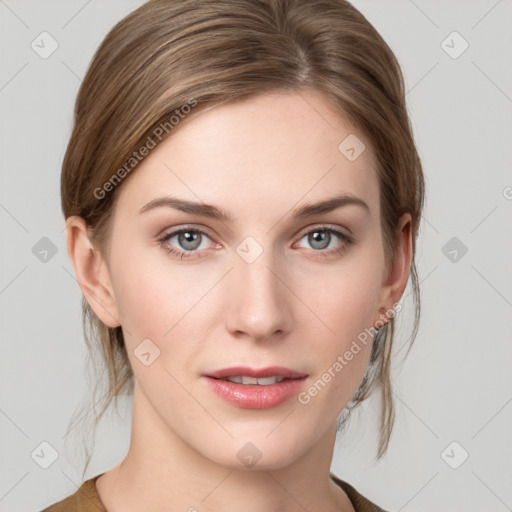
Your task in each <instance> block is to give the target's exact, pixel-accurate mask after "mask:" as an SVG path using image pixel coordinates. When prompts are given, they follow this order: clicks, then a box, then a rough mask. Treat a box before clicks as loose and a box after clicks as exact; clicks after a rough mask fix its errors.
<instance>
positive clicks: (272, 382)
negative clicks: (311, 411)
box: [203, 366, 308, 409]
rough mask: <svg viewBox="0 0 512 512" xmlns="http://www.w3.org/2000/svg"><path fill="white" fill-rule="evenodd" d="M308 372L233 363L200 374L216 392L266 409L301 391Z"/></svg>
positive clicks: (238, 402) (240, 404)
mask: <svg viewBox="0 0 512 512" xmlns="http://www.w3.org/2000/svg"><path fill="white" fill-rule="evenodd" d="M307 376H308V375H307V374H305V373H302V372H298V371H295V370H291V369H289V368H284V367H282V366H273V367H268V368H263V369H255V368H248V367H232V368H225V369H223V370H218V371H214V372H210V373H208V374H207V375H203V377H204V378H205V379H206V381H207V383H208V385H209V387H210V389H212V390H213V391H214V392H215V393H216V394H217V395H218V396H220V397H221V398H223V399H224V400H226V401H227V402H228V403H230V404H232V405H235V406H237V407H240V408H243V409H269V408H271V407H276V406H278V405H280V404H282V403H283V402H285V401H287V400H289V399H290V398H291V397H292V396H294V395H296V394H297V393H298V392H299V391H300V389H301V388H302V386H303V383H304V381H305V379H306V377H307Z"/></svg>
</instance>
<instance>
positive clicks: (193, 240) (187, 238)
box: [178, 231, 201, 250]
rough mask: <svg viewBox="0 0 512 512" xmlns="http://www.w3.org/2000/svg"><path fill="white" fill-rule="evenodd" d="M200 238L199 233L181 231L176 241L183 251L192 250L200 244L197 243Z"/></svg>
mask: <svg viewBox="0 0 512 512" xmlns="http://www.w3.org/2000/svg"><path fill="white" fill-rule="evenodd" d="M200 236H201V235H200V233H196V232H193V231H182V232H181V233H180V234H179V236H178V241H179V243H180V245H181V246H182V247H183V248H184V249H188V250H193V249H197V247H199V245H200V243H197V241H198V240H200Z"/></svg>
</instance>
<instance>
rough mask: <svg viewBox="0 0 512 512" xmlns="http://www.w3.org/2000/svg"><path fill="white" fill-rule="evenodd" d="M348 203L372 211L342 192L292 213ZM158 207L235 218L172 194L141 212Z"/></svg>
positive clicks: (311, 213)
mask: <svg viewBox="0 0 512 512" xmlns="http://www.w3.org/2000/svg"><path fill="white" fill-rule="evenodd" d="M347 205H356V206H360V207H362V208H364V209H365V210H366V211H367V212H368V213H369V212H370V207H369V206H368V205H367V204H366V203H365V202H364V201H363V200H362V199H360V198H359V197H355V196H353V195H350V194H342V195H339V196H336V197H333V198H331V199H326V200H324V201H320V202H318V203H313V204H305V205H303V206H301V207H299V208H295V209H293V210H292V214H293V216H294V217H297V218H299V219H306V218H309V217H313V216H315V215H321V214H323V213H329V212H331V211H333V210H336V209H337V208H341V207H342V206H347ZM156 208H172V209H175V210H179V211H182V212H185V213H190V214H192V215H198V216H201V217H209V218H212V219H217V220H220V221H224V222H233V220H234V217H233V215H232V214H231V213H229V212H228V211H226V210H224V209H223V208H219V207H217V206H213V205H210V204H206V203H197V202H194V201H187V200H184V199H178V198H175V197H170V196H165V197H157V198H156V199H153V200H152V201H150V202H149V203H147V204H146V205H144V206H143V207H142V208H141V209H140V211H139V214H143V213H146V212H148V211H151V210H154V209H156Z"/></svg>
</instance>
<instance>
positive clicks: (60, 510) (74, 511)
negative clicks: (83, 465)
mask: <svg viewBox="0 0 512 512" xmlns="http://www.w3.org/2000/svg"><path fill="white" fill-rule="evenodd" d="M102 474H103V473H102ZM100 476H101V474H100V475H96V476H95V477H93V478H90V479H89V480H86V481H85V482H84V483H83V484H82V485H81V486H80V487H79V488H78V490H77V491H76V492H75V493H74V494H71V495H70V496H68V497H67V498H64V499H63V500H62V501H59V502H57V503H54V504H53V505H50V506H49V507H46V508H45V509H44V510H42V511H41V512H107V511H106V509H105V507H104V506H103V504H102V503H101V500H100V497H99V495H98V491H97V490H96V480H97V479H98V478H99V477H100Z"/></svg>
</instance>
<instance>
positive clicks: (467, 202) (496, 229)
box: [0, 0, 512, 512]
mask: <svg viewBox="0 0 512 512" xmlns="http://www.w3.org/2000/svg"><path fill="white" fill-rule="evenodd" d="M140 3H141V2H140V1H134V0H131V1H128V0H125V1H123V2H120V1H116V2H114V1H106V0H101V1H99V0H92V1H91V0H89V1H83V0H80V1H75V0H73V1H70V0H66V1H64V0H62V1H48V0H47V1H41V0H31V1H28V0H18V1H14V0H0V23H1V30H0V48H1V75H0V107H1V118H0V123H1V124H0V130H1V135H0V140H1V152H0V154H1V172H2V176H1V179H2V186H1V191H0V223H1V228H2V239H1V242H2V245H1V247H2V250H1V261H0V265H1V266H0V269H1V275H0V314H1V321H2V324H1V333H2V338H1V343H2V349H1V357H0V365H1V368H0V370H1V374H0V375H1V379H2V385H1V388H0V393H1V395H0V429H1V430H0V432H1V437H0V439H1V453H0V464H1V473H0V510H1V511H10V512H17V511H28V510H39V509H41V508H43V506H46V505H48V504H50V503H53V502H55V501H57V500H59V499H62V498H63V497H64V496H67V495H69V494H71V493H72V492H74V491H75V490H76V488H77V486H79V485H80V483H81V477H80V474H81V461H80V460H79V458H78V452H76V453H75V451H74V450H73V449H72V445H71V448H69V449H68V450H66V449H65V447H64V434H65V432H66V429H67V426H68V421H69V419H70V416H71V414H72V413H73V412H74V410H75V408H76V407H77V406H78V405H79V404H80V403H81V402H82V400H84V399H86V398H87V397H88V396H89V394H90V391H89V390H88V389H87V386H86V381H85V376H84V368H85V366H84V363H85V354H86V352H85V347H84V343H83V341H82V331H81V323H80V322H81V318H80V297H81V293H80V289H79V287H78V284H77V283H76V280H75V278H74V273H73V269H72V266H71V264H70V262H69V260H68V256H67V253H66V245H65V238H64V232H63V228H64V219H63V217H62V214H61V212H60V196H59V175H60V165H61V162H62V157H63V154H64V151H65V147H66V143H67V139H68V137H69V134H70V129H71V119H72V110H73V102H74V98H75V95H76V92H77V89H78V86H79V83H80V80H81V77H83V75H84V73H85V69H86V66H87V64H88V63H89V61H90V59H91V57H92V54H93V52H94V50H95V49H96V47H97V46H98V44H99V43H100V41H101V40H102V38H103V37H104V35H105V34H106V33H107V32H108V30H109V29H110V28H111V27H112V26H113V25H114V23H115V22H117V21H118V20H119V19H120V18H121V17H122V16H124V15H125V14H126V13H128V12H129V11H131V10H133V9H134V8H135V7H136V6H138V5H139V4H140ZM354 4H355V5H356V7H358V8H359V9H360V10H361V11H362V12H363V14H365V15H366V16H367V18H368V19H369V20H370V22H372V23H373V24H374V25H375V27H376V28H377V30H378V31H379V32H380V33H381V34H382V35H383V37H384V38H385V39H386V41H387V42H388V43H389V45H390V46H391V48H392V49H393V50H394V52H395V53H396V55H397V57H398V59H399V61H400V63H401V65H402V67H403V72H404V75H405V80H406V87H407V90H408V93H407V99H408V107H409V111H410V114H411V118H412V124H413V128H414V132H415V137H416V141H417V144H418V148H419V152H420V156H421V157H422V160H423V165H424V170H425V174H426V179H427V196H428V197H427V205H426V210H425V216H424V220H423V223H422V227H421V232H420V241H419V248H418V265H419V274H420V279H421V286H422V306H423V311H422V320H421V327H420V331H419V334H418V338H417V340H416V342H415V345H414V348H413V349H412V351H411V352H410V354H409V357H408V358H407V359H406V360H405V362H404V363H400V361H398V363H397V364H396V365H395V368H394V371H393V376H394V380H395V383H396V386H395V390H394V392H395V395H394V396H395V402H396V407H397V421H396V425H395V430H394V433H393V437H392V439H391V444H390V448H389V451H388V454H387V455H386V457H385V458H384V459H383V460H382V461H380V462H379V463H375V462H374V454H375V450H376V441H375V440H376V435H377V419H378V417H377V415H376V412H375V407H376V406H377V405H378V402H376V401H375V400H370V401H369V402H368V403H366V404H365V405H364V407H362V409H361V410H360V412H359V413H358V414H357V415H356V416H355V417H354V419H353V421H352V422H351V424H350V427H349V429H348V431H347V433H346V436H345V437H344V438H343V439H339V440H338V443H337V446H336V451H335V456H334V461H333V467H332V470H333V472H334V473H336V474H338V475H339V476H340V477H341V478H344V479H345V480H347V481H349V482H350V483H352V485H354V486H355V487H356V488H357V489H358V490H359V491H360V492H362V493H363V494H365V495H367V496H368V497H369V498H370V499H372V500H374V501H376V502H377V503H378V504H380V505H381V506H382V507H384V508H386V509H389V510H390V511H402V510H403V511H406V512H408V511H432V510H436V511H450V512H453V511H465V512H471V511H482V510H485V511H496V512H500V511H505V510H512V487H511V485H510V482H511V481H512V480H511V477H512V443H511V441H510V432H511V426H512V404H511V402H512V386H510V382H511V380H512V379H511V374H510V367H511V366H512V343H511V341H512V340H511V335H510V333H511V327H512V314H511V313H512V270H511V266H510V259H511V258H510V256H511V254H512V236H511V234H512V230H511V229H510V226H511V220H512V173H511V160H512V150H511V142H510V141H511V124H512V117H511V112H512V77H511V63H512V55H511V54H512V45H511V39H512V30H510V19H511V14H512V2H511V1H510V0H508V1H506V0H502V1H495V0H479V1H476V0H475V1H471V2H468V1H462V0H459V1H450V2H446V1H428V2H427V1H426V0H422V1H421V0H415V1H414V2H412V1H407V0H395V1H385V2H384V1H377V0H372V1H369V0H358V1H354ZM43 31H47V32H49V33H50V34H51V36H52V37H53V38H54V39H55V40H56V41H57V43H58V48H57V49H56V51H55V52H54V53H53V54H52V55H50V56H49V57H48V58H46V59H44V58H42V57H41V56H40V55H39V54H38V53H36V51H34V49H33V48H32V47H31V44H32V42H33V41H34V40H35V44H39V45H40V46H42V45H43V43H41V38H40V37H39V34H41V32H43ZM454 31H456V32H458V34H460V36H457V35H455V36H453V35H451V36H450V37H448V39H446V38H447V36H449V35H450V34H451V33H452V32H454ZM42 37H47V36H42ZM445 40H446V41H445ZM464 40H465V41H467V43H468V44H469V47H468V48H467V50H466V51H464V52H463V53H462V54H460V55H458V53H459V52H460V51H461V50H462V49H463V45H464ZM38 41H39V43H38ZM443 41H445V43H443ZM50 43H51V41H50V40H49V39H46V40H45V42H44V48H45V49H46V50H45V51H47V50H48V49H50V48H51V46H50ZM42 50H43V49H42V48H40V49H39V51H42ZM447 52H448V53H447ZM449 53H451V56H450V55H449ZM455 56H456V58H454V57H455ZM43 237H47V238H48V239H49V240H51V242H52V244H54V246H55V248H54V250H56V253H55V254H54V255H52V252H51V251H50V252H49V253H48V254H47V255H46V261H42V260H41V258H42V259H43V260H44V257H43V256H42V253H41V252H40V251H41V247H42V248H45V247H47V246H48V241H43V242H41V241H40V240H41V239H42V238H43ZM453 237H456V239H455V240H452V241H451V242H450V243H449V241H450V240H451V239H452V238H453ZM447 243H449V245H448V246H446V244H447ZM36 244H40V245H36ZM41 244H42V245H41ZM45 244H46V245H45ZM462 244H463V245H462ZM34 246H35V249H33V248H34ZM464 246H465V247H466V248H467V253H465V254H463V248H464ZM454 250H455V251H456V253H454V252H453V251H454ZM406 306H407V300H406ZM409 309H410V308H409ZM407 314H408V313H407V311H406V312H405V313H404V315H403V319H404V321H403V322H402V323H403V324H404V327H407V321H406V319H407ZM406 332H407V329H404V330H403V333H406ZM403 339H405V338H404V336H402V340H403ZM402 343H403V341H402ZM130 413H131V409H130V403H129V401H126V402H125V407H124V409H122V414H121V415H120V416H118V417H116V416H110V417H107V418H106V419H105V421H104V422H103V423H102V424H101V425H100V430H99V434H98V443H97V450H96V452H95V455H94V458H93V462H92V465H91V466H90V467H89V471H88V472H87V474H86V477H87V478H90V477H92V476H94V475H96V474H98V473H99V472H102V471H105V470H107V469H109V468H110V467H112V466H113V465H115V464H116V463H117V462H119V461H120V460H121V459H122V457H123V456H124V454H125V453H126V450H127V446H128V441H129V434H130V432H129V429H130V427H129V422H130ZM77 432H78V430H77ZM454 441H455V442H456V443H457V444H456V445H451V446H449V445H450V444H451V443H452V442H454ZM42 442H47V443H49V444H50V445H51V446H52V447H53V448H54V449H55V450H56V451H57V452H58V454H59V456H58V458H57V460H56V461H55V462H54V463H53V464H52V465H51V466H50V467H49V468H48V469H43V468H42V467H40V464H44V463H45V460H44V458H45V457H50V456H51V451H50V450H49V449H48V448H47V447H46V448H45V445H43V446H42V447H41V446H40V444H41V443H42ZM77 442H78V441H77ZM447 447H448V449H447V450H445V449H446V448H447ZM41 449H42V450H43V452H41ZM34 450H35V453H40V454H41V453H45V456H44V457H41V458H40V459H39V460H38V463H36V462H35V460H34V459H33V458H32V457H31V453H33V452H34ZM466 452H467V454H468V455H469V456H468V458H467V460H465V461H464V462H463V463H461V462H462V461H463V458H464V455H465V453H466ZM34 458H35V459H36V460H37V457H34ZM49 461H50V460H49V459H48V460H46V462H49ZM452 466H453V467H452ZM456 466H458V467H457V468H456V469H454V467H456Z"/></svg>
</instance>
